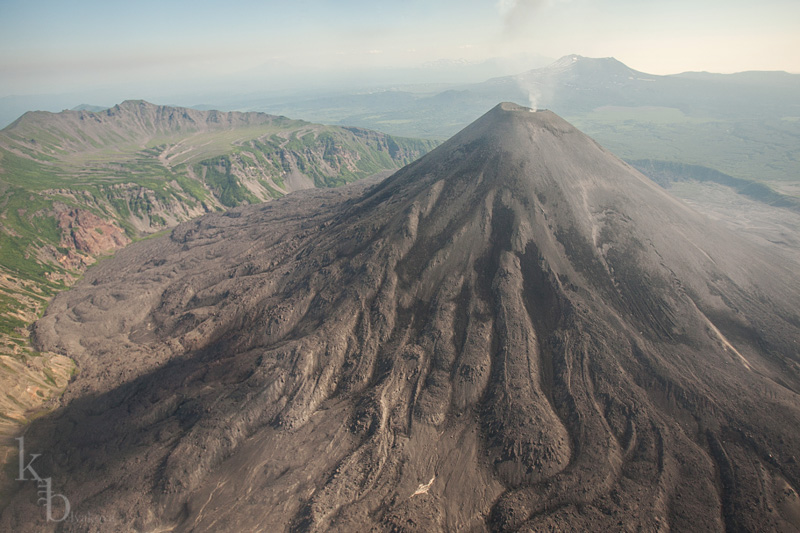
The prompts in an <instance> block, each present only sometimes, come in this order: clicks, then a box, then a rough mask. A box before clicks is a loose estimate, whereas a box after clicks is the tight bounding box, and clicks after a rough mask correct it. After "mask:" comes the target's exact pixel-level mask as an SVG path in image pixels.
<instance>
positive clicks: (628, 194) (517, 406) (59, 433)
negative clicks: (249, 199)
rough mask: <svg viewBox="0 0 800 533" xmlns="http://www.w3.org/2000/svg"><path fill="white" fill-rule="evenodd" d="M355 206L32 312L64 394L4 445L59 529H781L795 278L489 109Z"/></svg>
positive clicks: (242, 236) (562, 128) (191, 245)
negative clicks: (15, 453) (61, 362)
mask: <svg viewBox="0 0 800 533" xmlns="http://www.w3.org/2000/svg"><path fill="white" fill-rule="evenodd" d="M366 187H367V186H366V185H359V186H357V187H354V188H350V189H344V190H336V191H327V192H320V191H307V192H303V193H298V194H296V195H293V196H292V197H288V198H286V199H283V200H281V201H277V202H273V203H271V204H269V205H267V206H258V207H250V208H241V209H236V210H233V211H231V212H229V213H227V214H225V215H211V216H208V217H204V218H203V219H200V220H197V221H193V222H190V223H186V224H183V225H182V226H180V227H179V228H177V229H176V230H175V231H173V233H172V235H171V236H170V238H169V239H160V240H156V241H151V242H146V243H140V244H138V245H136V246H133V247H131V248H129V249H126V250H124V251H123V252H121V253H120V254H118V256H117V257H115V258H114V259H113V260H112V261H109V262H107V263H105V264H101V265H99V266H98V267H97V268H95V269H93V270H92V271H90V272H89V273H88V274H87V277H86V279H85V280H84V282H83V283H82V284H80V285H79V286H78V287H76V288H75V289H73V290H72V291H70V292H69V293H65V294H63V295H60V296H59V297H58V298H56V300H55V301H54V302H53V304H52V305H51V307H50V309H49V310H48V313H47V315H46V316H45V317H44V318H43V319H42V320H40V321H39V323H38V324H37V329H36V338H37V341H38V342H39V343H40V344H41V345H42V346H43V347H46V348H47V349H50V350H54V351H61V352H64V353H67V354H69V355H70V356H72V357H74V358H75V359H76V360H77V361H78V363H79V365H80V367H81V373H80V375H79V376H78V378H77V379H76V381H75V382H74V383H73V384H72V386H71V388H70V389H68V392H67V395H66V397H65V407H64V408H62V409H61V410H60V411H59V412H57V413H55V414H54V415H52V416H50V417H48V418H47V419H45V420H42V421H40V422H38V423H37V424H35V425H34V427H32V428H31V431H30V433H29V444H27V446H29V449H31V450H33V449H34V448H33V446H38V448H35V449H36V450H37V452H39V451H49V455H50V458H45V457H43V458H42V465H43V466H42V468H43V469H44V465H45V462H46V461H49V463H47V465H48V468H50V469H51V470H50V471H49V472H48V474H47V475H52V477H53V479H54V480H58V481H59V482H60V483H61V489H62V490H61V491H60V492H62V493H63V494H66V495H68V496H69V498H70V501H71V502H72V504H73V506H74V508H75V510H76V512H83V513H92V514H94V515H99V516H104V517H108V518H109V522H110V523H111V524H112V526H114V527H116V528H117V529H119V530H127V529H130V528H131V527H133V528H136V529H142V530H150V529H153V528H159V527H174V528H175V530H176V531H184V530H190V529H194V530H199V531H205V530H229V531H239V530H253V529H259V528H261V529H264V530H269V531H272V530H281V529H297V530H314V531H321V530H339V531H353V530H365V529H369V528H370V527H376V528H378V529H385V528H394V529H397V530H422V531H430V530H436V529H448V530H455V529H468V528H472V529H477V530H483V529H493V528H495V529H501V530H513V529H516V528H519V527H523V526H524V527H528V528H530V529H533V530H542V529H545V528H546V527H556V528H561V529H588V528H591V529H601V528H611V529H616V528H619V527H620V524H623V525H624V526H625V527H626V528H631V529H633V528H637V527H640V528H642V529H644V530H658V529H660V528H667V527H669V528H675V529H677V530H687V529H693V530H722V529H724V528H729V529H743V530H756V529H764V528H766V529H778V528H784V529H786V530H791V529H792V528H793V527H800V522H798V517H800V514H798V513H800V503H799V502H798V498H797V492H796V490H797V488H798V487H799V486H800V465H798V463H797V461H796V455H798V445H797V443H798V442H800V430H798V427H800V424H798V422H800V399H798V392H800V367H798V359H799V358H800V355H799V354H798V347H797V344H796V340H797V339H798V338H800V317H798V314H797V309H798V304H800V295H798V285H799V284H798V283H797V281H798V280H797V276H796V274H795V273H794V271H793V270H792V268H793V265H790V264H788V263H783V262H782V261H783V260H782V259H780V258H777V257H775V258H773V257H769V256H767V255H765V252H763V251H761V250H759V249H757V248H755V247H754V246H753V245H751V244H749V242H746V241H741V242H740V241H739V240H737V238H736V237H735V236H734V235H732V234H730V233H726V232H725V231H723V230H721V229H718V228H716V227H714V226H713V225H712V224H710V223H709V222H708V221H707V220H706V219H704V218H703V217H701V216H700V215H698V214H696V213H695V212H693V211H691V210H690V209H688V208H687V207H685V206H684V205H683V204H681V203H679V202H677V201H676V200H674V199H673V198H672V197H670V196H669V195H668V194H667V193H665V192H664V191H663V190H661V189H659V188H658V187H657V186H655V185H654V184H652V183H651V182H650V181H648V180H647V179H646V178H644V177H643V176H642V175H641V174H639V173H638V172H636V171H634V170H632V169H631V168H630V167H628V166H627V165H626V164H624V163H622V162H621V161H619V160H618V159H616V158H615V157H613V156H612V155H610V154H609V153H607V152H606V151H604V150H603V149H602V148H601V147H599V146H598V145H597V144H596V143H594V142H593V141H592V140H591V139H589V138H588V137H586V136H585V135H583V134H582V133H580V132H579V131H577V130H576V129H575V128H573V127H572V126H570V125H569V124H568V123H566V122H565V121H563V120H562V119H560V118H559V117H557V116H556V115H554V114H552V113H550V112H546V111H543V112H535V113H534V112H531V111H530V110H528V109H526V108H522V107H518V106H515V105H512V104H501V105H499V106H498V107H496V108H495V109H493V110H492V111H490V112H489V113H487V114H486V115H484V116H483V117H482V118H481V119H479V120H478V121H476V122H475V123H474V124H473V125H471V126H469V127H468V128H466V129H465V130H464V131H462V132H461V133H460V134H458V135H457V136H455V137H454V138H453V139H451V140H450V141H448V142H447V143H445V144H444V145H442V146H441V147H439V148H438V149H436V150H434V151H433V152H432V153H430V154H429V155H428V156H426V157H424V158H422V159H420V160H419V161H417V162H416V163H413V164H411V165H409V166H407V167H405V168H404V169H402V170H400V171H399V172H397V173H396V174H394V175H393V176H392V177H390V178H388V179H387V180H385V181H383V182H381V183H380V184H378V185H375V186H371V187H369V188H366ZM277 221H280V224H277ZM69 400H71V403H67V401H69ZM89 428H91V430H90V429H89ZM55 450H59V451H60V452H61V453H59V454H56V453H55ZM34 501H35V495H34V494H33V487H26V488H25V490H22V491H20V493H19V494H18V495H17V497H16V499H15V501H14V502H13V503H12V505H11V506H9V507H7V508H6V510H5V511H4V513H3V517H2V518H3V522H2V523H3V524H4V525H11V524H13V525H14V526H15V527H20V528H22V529H24V527H22V526H24V525H26V524H27V523H28V520H27V519H28V517H30V516H37V514H36V513H37V512H38V510H37V508H36V507H35V506H34V505H33V502H34ZM40 525H41V524H39V525H37V526H36V527H37V528H38V527H39V526H40ZM31 527H33V526H31ZM65 527H66V528H67V529H69V528H70V527H75V526H70V525H69V524H65ZM81 529H83V528H81Z"/></svg>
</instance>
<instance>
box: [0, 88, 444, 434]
mask: <svg viewBox="0 0 800 533" xmlns="http://www.w3.org/2000/svg"><path fill="white" fill-rule="evenodd" d="M435 144H436V143H434V142H432V141H428V140H411V139H403V138H398V137H392V136H390V135H387V134H384V133H376V132H373V131H368V130H364V129H360V128H343V127H338V126H323V125H319V124H312V123H309V122H304V121H300V120H290V119H288V118H286V117H280V116H273V115H267V114H264V113H255V112H250V113H238V112H219V111H198V110H194V109H186V108H177V107H168V106H157V105H153V104H150V103H148V102H144V101H126V102H123V103H121V104H119V105H116V106H114V107H111V108H109V109H106V110H103V111H97V112H93V111H88V110H76V111H64V112H61V113H49V112H29V113H26V114H24V115H23V116H22V117H20V118H19V119H18V120H16V121H15V122H14V123H13V124H11V125H9V126H8V127H6V128H5V129H3V130H2V131H0V221H2V223H1V224H0V358H2V361H4V362H3V363H2V365H0V386H2V387H0V388H1V389H2V390H3V391H4V392H6V394H4V395H3V397H2V398H0V413H2V415H3V416H2V417H0V435H1V434H2V427H3V425H4V424H8V423H10V422H13V420H14V419H16V420H21V419H23V418H24V417H25V416H27V415H26V411H27V409H28V408H30V407H32V406H35V405H37V403H41V401H43V399H44V398H46V397H47V396H48V395H49V393H50V392H49V391H51V390H52V389H57V388H58V386H63V384H64V382H65V381H66V379H68V377H69V374H70V371H71V370H70V368H71V364H69V362H68V361H65V360H64V359H62V358H57V357H56V358H50V357H49V356H48V357H42V356H41V354H38V353H37V352H35V351H32V350H31V348H30V346H29V345H28V342H27V335H28V331H27V327H28V325H29V324H30V323H31V322H32V321H33V320H35V318H36V317H37V316H39V315H40V314H41V312H42V310H43V309H44V307H45V305H46V303H47V301H48V300H49V299H50V297H52V295H53V294H55V293H56V292H58V291H60V290H62V289H64V288H66V287H67V286H69V285H71V283H72V282H73V281H74V280H75V279H77V278H78V277H79V276H80V275H81V273H82V272H83V271H84V270H85V268H86V267H87V266H88V265H90V264H92V263H93V262H95V260H97V259H98V258H99V257H103V256H106V255H108V254H111V253H113V252H114V251H115V250H118V249H120V248H122V247H124V246H125V245H127V244H128V243H130V242H131V241H132V240H136V239H140V238H143V237H145V236H147V235H150V234H153V233H155V232H158V231H161V230H164V229H167V228H171V227H173V226H175V225H176V224H178V223H179V222H182V221H184V220H188V219H190V218H193V217H195V216H198V215H201V214H203V213H208V212H213V211H219V210H223V209H227V208H230V207H235V206H237V205H241V204H247V203H250V204H252V203H260V202H264V201H267V200H270V199H272V198H278V197H281V196H283V195H285V194H286V193H289V192H291V191H295V190H298V189H304V188H313V187H335V186H338V185H342V184H344V183H348V182H352V181H354V180H357V179H360V178H363V177H366V176H370V175H373V174H376V173H380V172H382V171H390V170H394V169H397V168H399V167H401V166H403V165H405V164H407V163H409V162H411V161H413V160H415V159H416V158H418V157H419V156H420V155H422V154H424V153H426V152H427V151H428V150H430V149H431V148H432V147H434V146H435ZM9 369H11V370H9ZM21 376H28V377H30V378H31V379H30V380H28V379H27V378H21ZM37 391H38V392H37Z"/></svg>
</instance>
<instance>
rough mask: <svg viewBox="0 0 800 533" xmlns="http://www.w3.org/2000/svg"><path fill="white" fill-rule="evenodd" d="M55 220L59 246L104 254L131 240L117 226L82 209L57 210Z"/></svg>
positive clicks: (88, 253)
mask: <svg viewBox="0 0 800 533" xmlns="http://www.w3.org/2000/svg"><path fill="white" fill-rule="evenodd" d="M56 220H57V222H58V227H59V229H60V230H61V246H63V247H65V248H72V249H75V250H76V251H78V252H80V253H83V254H87V255H91V256H98V255H104V254H107V253H110V252H113V251H116V250H119V249H120V248H124V247H125V246H126V245H128V244H130V242H131V240H130V239H129V238H128V236H127V235H125V232H124V231H123V230H122V229H121V228H120V227H119V226H117V225H116V224H114V223H113V222H107V221H105V220H103V219H102V218H100V217H98V216H97V215H95V214H94V213H91V212H89V211H86V210H84V209H64V210H59V211H57V212H56Z"/></svg>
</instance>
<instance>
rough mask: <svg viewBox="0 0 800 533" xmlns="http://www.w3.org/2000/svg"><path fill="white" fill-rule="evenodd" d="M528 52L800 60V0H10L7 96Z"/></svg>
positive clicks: (0, 21)
mask: <svg viewBox="0 0 800 533" xmlns="http://www.w3.org/2000/svg"><path fill="white" fill-rule="evenodd" d="M520 53H525V54H530V55H539V56H546V57H551V58H558V57H561V56H563V55H566V54H571V53H577V54H581V55H585V56H590V57H606V56H614V57H616V58H617V59H619V60H621V61H622V62H624V63H626V64H628V65H629V66H631V67H633V68H635V69H638V70H642V71H645V72H650V73H655V74H668V73H675V72H682V71H687V70H708V71H715V72H735V71H741V70H753V69H758V70H788V71H790V72H800V1H798V0H763V1H759V2H756V1H752V0H751V1H743V0H705V1H704V0H693V1H689V0H659V1H655V0H605V1H603V0H482V1H479V0H457V1H456V0H443V1H435V0H425V1H421V0H405V1H393V2H384V1H380V0H369V1H366V0H364V1H362V0H281V1H260V2H257V1H248V0H227V1H225V2H218V1H215V2H211V1H204V0H192V1H172V2H170V1H169V0H167V1H165V2H156V1H150V0H139V1H125V2H119V1H116V0H103V1H82V0H74V1H65V0H25V1H21V0H0V74H1V75H0V96H4V95H9V94H27V93H59V92H66V91H79V90H83V89H85V88H89V87H93V88H97V87H98V86H111V85H117V84H127V83H138V84H140V85H141V84H144V85H148V84H149V85H151V86H160V85H169V84H170V83H175V82H177V81H178V80H187V79H196V80H208V79H215V80H217V81H218V82H220V83H221V82H222V81H224V79H225V78H226V77H229V76H232V75H238V74H239V73H242V72H245V71H250V70H254V69H255V70H258V71H260V72H268V71H269V70H270V69H275V70H278V69H283V70H284V71H285V70H287V69H295V70H298V71H306V70H313V69H328V70H330V69H350V68H375V67H392V68H393V67H407V66H415V65H419V64H422V63H425V62H427V61H431V60H436V59H443V58H444V59H466V60H469V61H481V60H484V59H488V58H493V57H504V56H509V55H514V54H520ZM522 70H527V69H525V68H523V69H522ZM221 80H222V81H221ZM198 83H202V82H200V81H199V82H198Z"/></svg>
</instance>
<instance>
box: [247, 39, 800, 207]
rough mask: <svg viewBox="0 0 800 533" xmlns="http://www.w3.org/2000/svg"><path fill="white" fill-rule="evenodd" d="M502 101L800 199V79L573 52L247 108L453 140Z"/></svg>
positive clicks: (626, 149)
mask: <svg viewBox="0 0 800 533" xmlns="http://www.w3.org/2000/svg"><path fill="white" fill-rule="evenodd" d="M498 101H512V102H516V103H518V104H521V105H526V106H531V105H532V106H534V107H538V108H547V109H551V110H553V111H555V112H557V113H559V114H560V115H562V116H564V117H566V118H568V119H569V120H570V121H571V122H573V123H574V124H576V125H577V126H578V127H580V128H581V129H582V130H583V131H585V132H586V133H588V134H589V135H591V136H592V137H593V138H595V139H597V140H598V141H599V142H600V143H601V144H603V145H604V146H606V147H608V148H609V149H611V150H612V151H614V153H616V154H618V155H620V156H622V157H624V158H625V159H651V160H665V161H671V162H679V163H688V164H694V165H702V166H707V167H711V168H713V169H716V170H718V171H722V172H725V173H728V174H731V175H733V176H735V177H738V178H746V179H751V180H758V181H764V182H767V183H769V184H770V185H772V186H773V187H777V188H784V189H783V190H784V192H787V193H790V194H794V195H800V188H797V187H796V186H795V185H794V184H797V183H798V182H800V75H797V74H788V73H786V72H743V73H739V74H710V73H691V72H689V73H683V74H676V75H670V76H657V75H653V74H647V73H644V72H639V71H637V70H634V69H632V68H630V67H628V66H626V65H624V64H623V63H621V62H620V61H618V60H616V59H614V58H587V57H582V56H578V55H570V56H566V57H563V58H561V59H559V60H558V61H556V62H554V63H552V64H550V65H549V66H546V67H542V68H538V69H534V70H530V71H527V72H524V73H521V74H518V75H514V76H505V77H499V78H493V79H490V80H488V81H485V82H483V83H477V84H469V85H460V86H454V87H451V88H449V89H448V90H445V91H438V92H435V93H416V92H409V91H403V90H402V88H399V89H397V90H388V91H375V92H371V93H369V94H351V95H339V96H335V97H327V98H316V99H305V100H300V101H294V100H287V101H284V102H282V103H274V102H273V103H266V102H265V103H263V104H259V103H258V102H252V101H251V102H249V103H248V105H249V106H250V108H252V109H261V110H264V111H268V112H271V113H281V114H286V115H289V116H293V117H301V118H304V119H307V120H315V121H321V122H327V123H339V124H352V125H358V126H362V127H366V128H371V129H375V130H379V131H385V132H388V133H391V134H394V135H407V136H413V137H426V138H435V139H446V138H448V137H450V136H451V135H452V134H454V133H455V132H456V131H458V130H460V129H461V128H462V127H464V126H465V125H467V124H469V123H470V122H472V121H473V120H475V119H476V118H477V117H478V116H480V115H481V113H483V112H484V111H485V110H486V109H488V108H490V107H492V106H493V105H495V104H496V103H497V102H498Z"/></svg>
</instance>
